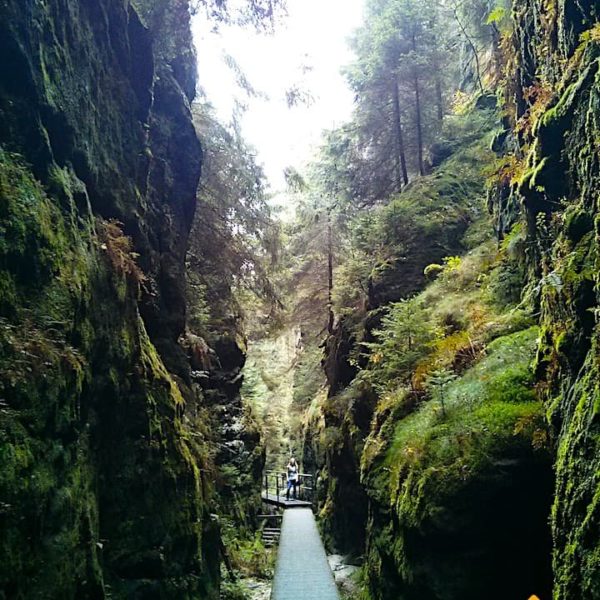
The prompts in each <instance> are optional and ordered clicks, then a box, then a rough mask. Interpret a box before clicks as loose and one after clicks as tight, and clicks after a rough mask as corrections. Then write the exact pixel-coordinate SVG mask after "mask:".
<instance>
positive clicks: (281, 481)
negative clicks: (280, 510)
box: [263, 470, 315, 503]
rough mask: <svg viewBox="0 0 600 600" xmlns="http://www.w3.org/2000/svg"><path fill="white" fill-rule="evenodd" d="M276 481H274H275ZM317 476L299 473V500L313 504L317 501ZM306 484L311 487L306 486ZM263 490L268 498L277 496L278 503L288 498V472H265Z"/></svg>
mask: <svg viewBox="0 0 600 600" xmlns="http://www.w3.org/2000/svg"><path fill="white" fill-rule="evenodd" d="M273 479H274V481H273ZM314 481H315V476H314V475H312V474H310V473H298V486H297V487H298V499H300V500H304V501H305V502H311V503H313V502H314V500H315V486H314V483H313V482H314ZM304 482H306V483H308V484H309V485H304ZM263 490H264V492H265V495H266V496H275V497H276V498H277V501H278V502H279V501H280V500H283V497H285V496H287V472H286V471H275V470H267V471H264V472H263Z"/></svg>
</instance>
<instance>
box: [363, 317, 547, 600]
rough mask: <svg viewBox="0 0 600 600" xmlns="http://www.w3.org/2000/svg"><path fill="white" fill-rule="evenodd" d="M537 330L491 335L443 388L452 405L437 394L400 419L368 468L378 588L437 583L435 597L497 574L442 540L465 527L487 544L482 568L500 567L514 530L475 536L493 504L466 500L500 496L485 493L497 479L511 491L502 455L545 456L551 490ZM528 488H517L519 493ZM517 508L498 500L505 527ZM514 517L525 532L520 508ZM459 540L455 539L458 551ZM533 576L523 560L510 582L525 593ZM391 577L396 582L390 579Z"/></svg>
mask: <svg viewBox="0 0 600 600" xmlns="http://www.w3.org/2000/svg"><path fill="white" fill-rule="evenodd" d="M537 337H538V329H537V328H535V327H533V328H530V329H527V330H525V331H522V332H519V333H516V334H512V335H508V336H504V337H501V338H498V339H496V340H495V341H493V342H492V343H491V344H489V346H488V348H487V351H486V356H485V357H484V358H482V359H481V360H480V361H479V362H478V363H476V364H475V365H474V366H473V367H471V368H470V369H468V370H467V371H466V372H465V373H464V374H463V375H462V376H460V377H459V378H458V379H456V380H455V381H454V382H452V383H450V384H448V385H447V387H446V388H445V389H444V395H445V402H444V405H445V410H442V406H441V404H440V403H439V402H438V401H437V400H436V399H431V400H429V401H427V402H425V403H424V404H423V405H422V406H421V407H420V408H419V410H417V411H416V412H414V413H412V414H410V415H408V416H405V417H404V418H401V419H400V420H398V421H397V423H396V425H395V428H394V429H392V430H391V441H390V443H389V444H388V445H387V449H385V448H386V446H383V448H384V449H385V450H384V453H383V455H382V456H380V458H378V459H375V460H374V462H372V463H371V464H370V466H369V469H368V470H364V471H363V479H364V481H365V483H366V485H367V486H368V490H369V496H370V497H371V499H372V502H373V507H374V508H373V510H374V511H375V512H373V514H374V515H375V516H376V519H377V521H376V522H377V526H375V524H374V523H373V524H372V525H371V528H370V531H371V533H370V538H369V540H370V543H369V549H370V550H369V557H368V560H367V565H368V567H367V571H368V578H369V585H370V589H371V592H372V594H373V597H374V598H387V597H392V596H393V595H394V594H400V595H402V597H406V598H419V597H429V596H427V594H430V595H432V594H434V593H435V594H437V595H436V596H435V597H441V598H461V597H467V596H468V597H473V596H474V594H475V590H480V591H483V590H484V589H485V585H487V584H488V583H489V581H486V580H485V579H486V578H485V576H483V577H482V578H481V579H478V578H477V577H476V576H475V577H473V576H470V577H467V574H466V571H465V572H462V573H461V571H460V565H459V563H456V562H455V560H454V559H453V558H450V557H448V556H447V555H445V554H443V553H442V554H438V551H437V550H436V544H437V543H441V541H440V540H441V538H448V540H450V539H453V536H455V535H456V536H460V535H463V536H466V537H467V538H469V539H470V540H471V543H472V544H473V546H471V550H474V548H475V547H477V549H478V550H477V552H480V553H481V555H478V558H477V559H476V560H477V561H481V562H480V563H478V564H479V565H480V566H479V568H480V569H481V570H482V572H485V570H486V569H490V568H491V565H493V563H494V560H495V559H493V556H495V552H496V550H497V548H498V547H504V545H505V544H507V543H508V542H507V540H506V539H505V538H504V535H505V533H504V532H503V531H501V530H496V529H495V528H494V527H489V528H488V530H487V531H486V533H487V535H488V536H490V537H489V538H488V539H487V540H485V541H484V540H476V539H475V538H476V537H477V536H474V535H473V533H472V530H471V529H469V527H478V525H475V522H476V521H477V520H478V519H479V518H480V517H482V515H484V514H485V510H480V512H479V513H471V512H469V511H471V510H473V508H469V509H467V507H468V506H473V503H475V504H477V502H478V501H477V500H476V498H479V499H480V501H481V502H486V503H490V502H493V500H492V499H491V498H488V499H486V500H484V497H486V494H487V493H490V494H491V497H493V494H494V492H493V491H492V490H493V489H494V488H495V487H497V490H498V491H497V492H496V493H497V494H498V495H499V496H503V495H504V494H505V493H506V488H507V487H510V485H511V483H510V476H508V479H504V475H503V473H502V469H499V468H498V465H501V464H504V463H505V462H506V465H507V467H508V465H517V464H519V461H524V463H525V462H531V463H532V464H535V463H536V462H538V461H539V464H540V465H544V466H543V467H540V468H542V471H541V481H543V482H544V483H543V486H544V490H543V493H542V491H541V490H540V491H539V493H540V494H541V495H542V496H545V497H546V499H547V498H548V496H547V494H548V484H549V482H550V481H551V475H550V462H549V456H548V454H547V450H545V449H544V447H545V445H546V444H547V440H548V437H547V433H546V427H545V423H544V410H543V406H542V404H541V402H539V401H538V400H537V399H536V396H535V393H534V391H533V385H534V379H533V374H532V371H531V366H530V365H531V361H532V358H533V356H534V353H535V349H536V344H537ZM387 431H388V432H390V430H389V429H388V430H387ZM536 449H537V450H536ZM536 455H537V457H536ZM517 457H519V458H517ZM513 461H516V462H513ZM509 470H510V469H509ZM517 470H518V469H516V468H515V473H516V471H517ZM523 476H526V475H525V473H520V474H519V475H516V474H515V477H516V478H517V479H520V478H521V477H523ZM530 476H531V477H532V478H534V479H535V478H536V477H538V476H539V475H538V474H535V475H534V474H532V473H531V472H530ZM484 490H487V491H484ZM520 493H521V491H519V492H518V493H516V492H515V497H517V496H519V495H520ZM513 501H514V500H513ZM513 501H511V502H513ZM514 508H515V507H514V506H513V505H512V504H511V505H510V507H509V506H502V507H500V506H498V510H500V511H502V510H506V511H507V512H505V513H503V514H501V513H500V512H499V513H498V514H497V518H498V520H499V522H503V523H505V525H504V526H503V527H506V528H510V527H511V525H510V519H511V514H512V513H511V511H512V510H514ZM463 511H466V512H463ZM453 518H454V519H456V521H455V522H452V520H451V519H453ZM535 519H536V527H538V528H539V527H543V525H544V524H545V520H546V517H545V516H544V509H542V510H541V511H540V512H539V515H537V516H536V517H535ZM469 520H471V523H469ZM514 521H515V523H514V525H513V526H514V527H515V531H514V533H515V534H516V533H517V529H518V528H519V527H520V525H518V524H517V522H518V521H520V518H519V519H514ZM386 522H387V524H386ZM494 536H497V537H494ZM438 538H439V539H438ZM436 540H438V541H437V542H436ZM513 542H514V543H515V544H518V542H517V541H516V540H514V541H513ZM448 543H450V542H449V541H448ZM508 546H510V543H508ZM508 546H507V550H508ZM460 547H461V546H460V544H459V545H457V546H456V547H455V552H456V553H457V554H459V555H460V552H461V551H462V550H460ZM486 557H487V558H486ZM540 558H541V561H542V562H543V560H544V559H543V557H540ZM536 560H537V559H536ZM390 561H391V563H390ZM377 565H379V566H377ZM383 565H387V566H385V567H384V566H383ZM472 566H473V565H471V567H469V570H470V569H472ZM449 569H450V571H449ZM470 572H471V573H473V571H471V570H470ZM488 576H489V575H488ZM528 577H529V575H527V574H526V573H525V572H524V571H523V570H522V569H521V570H520V571H519V572H518V573H517V572H515V573H514V580H513V581H514V587H513V588H510V586H508V587H506V588H503V589H505V591H506V590H508V589H513V590H515V589H519V585H521V586H523V587H522V588H521V589H522V593H523V594H525V593H527V588H526V584H524V583H523V582H525V581H527V579H528ZM385 578H388V581H387V582H386V581H382V580H383V579H385ZM519 581H521V583H517V582H519ZM539 581H541V582H543V581H544V580H543V578H540V580H539ZM540 585H541V584H540ZM434 590H437V591H435V592H434ZM506 593H508V591H507V592H506ZM431 597H434V596H433V595H432V596H431ZM494 597H496V596H494Z"/></svg>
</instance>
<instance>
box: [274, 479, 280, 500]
mask: <svg viewBox="0 0 600 600" xmlns="http://www.w3.org/2000/svg"><path fill="white" fill-rule="evenodd" d="M275 489H276V490H277V502H279V477H277V476H275Z"/></svg>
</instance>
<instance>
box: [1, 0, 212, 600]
mask: <svg viewBox="0 0 600 600" xmlns="http://www.w3.org/2000/svg"><path fill="white" fill-rule="evenodd" d="M0 56H2V61H1V62H0V413H1V414H0V462H1V463H2V470H1V473H0V530H1V531H2V535H1V537H0V597H3V598H84V597H85V598H104V597H112V598H154V597H156V598H158V597H160V598H212V597H215V595H216V586H217V579H218V569H219V566H218V557H217V553H216V552H215V548H216V546H217V542H218V540H217V536H218V532H217V531H216V528H215V526H214V525H212V524H211V519H210V515H209V514H208V506H209V501H210V496H211V484H210V480H211V478H212V475H211V467H210V461H209V460H208V458H207V450H206V447H205V442H204V433H203V429H202V424H201V423H199V422H197V420H198V417H197V416H196V415H197V414H198V412H197V411H196V410H194V407H195V406H196V405H197V404H198V403H199V402H200V397H199V395H198V393H197V392H195V391H194V390H193V387H192V385H191V378H190V375H189V365H188V362H187V359H186V356H185V353H184V352H183V351H182V350H181V349H180V347H179V345H178V343H177V340H178V338H179V336H180V334H181V333H182V331H183V328H184V324H185V300H184V254H185V250H186V245H187V236H188V234H189V228H190V225H191V221H192V218H193V214H194V208H195V195H196V187H197V183H198V178H199V175H200V163H201V151H200V145H199V142H198V140H197V137H196V134H195V132H194V128H193V125H192V120H191V116H190V111H189V102H190V100H191V99H192V97H193V95H194V90H195V70H196V67H195V59H194V53H193V50H192V46H191V34H190V30H189V14H188V7H187V2H186V1H184V0H163V1H160V0H156V1H155V2H149V1H145V2H142V1H140V2H129V1H128V0H50V1H47V2H40V1H38V0H2V2H0Z"/></svg>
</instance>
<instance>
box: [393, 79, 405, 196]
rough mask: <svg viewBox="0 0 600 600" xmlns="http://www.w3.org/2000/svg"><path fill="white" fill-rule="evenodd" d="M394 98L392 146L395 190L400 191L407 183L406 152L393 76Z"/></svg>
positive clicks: (397, 94)
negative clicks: (393, 150) (394, 166)
mask: <svg viewBox="0 0 600 600" xmlns="http://www.w3.org/2000/svg"><path fill="white" fill-rule="evenodd" d="M392 96H393V100H394V130H395V133H396V135H395V137H394V146H395V148H396V156H395V159H396V191H397V192H400V191H401V190H402V188H403V187H404V186H405V185H408V169H407V167H406V153H405V151H404V134H403V131H402V115H401V114H400V94H399V92H398V81H397V79H396V78H395V79H394V84H393V86H392Z"/></svg>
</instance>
